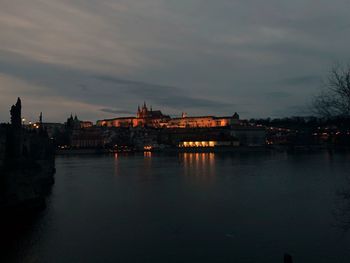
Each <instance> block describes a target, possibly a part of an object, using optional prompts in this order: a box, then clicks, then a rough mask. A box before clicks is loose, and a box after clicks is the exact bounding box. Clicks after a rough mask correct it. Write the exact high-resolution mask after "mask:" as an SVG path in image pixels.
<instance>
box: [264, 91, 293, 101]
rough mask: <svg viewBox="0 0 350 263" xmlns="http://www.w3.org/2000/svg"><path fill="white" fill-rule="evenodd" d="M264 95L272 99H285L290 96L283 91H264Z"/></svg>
mask: <svg viewBox="0 0 350 263" xmlns="http://www.w3.org/2000/svg"><path fill="white" fill-rule="evenodd" d="M265 96H266V97H268V98H272V99H285V98H289V97H290V96H292V94H291V93H289V92H285V91H270V92H266V93H265Z"/></svg>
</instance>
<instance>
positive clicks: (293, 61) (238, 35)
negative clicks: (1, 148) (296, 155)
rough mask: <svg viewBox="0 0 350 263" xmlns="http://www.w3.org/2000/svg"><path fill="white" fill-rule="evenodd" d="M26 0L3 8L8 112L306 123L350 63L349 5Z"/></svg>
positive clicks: (2, 85) (2, 64)
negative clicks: (335, 67) (30, 105)
mask: <svg viewBox="0 0 350 263" xmlns="http://www.w3.org/2000/svg"><path fill="white" fill-rule="evenodd" d="M19 1H20V2H19V3H17V1H12V2H11V1H7V2H8V3H7V4H6V5H3V6H2V7H1V9H0V32H1V34H0V43H1V49H0V92H1V95H0V102H1V104H3V103H6V102H7V101H9V100H10V99H11V100H12V97H16V95H21V94H24V95H26V96H27V97H28V98H31V99H32V101H40V97H43V96H44V97H45V98H51V99H52V100H54V99H55V98H56V99H57V100H61V99H62V100H65V101H69V102H70V103H69V105H76V107H82V110H83V108H84V112H85V116H90V115H91V116H92V118H94V117H95V116H100V114H103V113H106V114H107V113H108V112H104V111H100V110H99V109H107V110H108V109H112V110H113V111H114V109H117V110H116V111H117V112H113V114H117V113H118V114H119V113H120V114H122V112H119V110H118V109H122V111H125V112H134V109H135V107H136V106H137V104H140V103H142V102H143V101H144V100H146V101H147V102H148V103H149V104H153V106H154V108H155V107H157V108H160V109H162V110H163V111H164V112H165V113H166V112H169V113H177V112H178V111H180V112H181V111H188V113H189V114H231V113H232V111H237V112H243V113H247V116H245V115H244V114H243V116H242V117H257V116H268V115H271V114H274V113H277V112H279V113H280V114H287V113H290V114H294V112H295V111H296V109H293V107H294V106H295V105H300V106H298V107H303V105H306V104H307V103H308V101H309V100H310V98H311V97H312V96H313V94H314V93H315V92H317V90H318V88H319V86H320V85H321V84H320V82H321V79H322V78H323V76H326V75H327V70H328V69H329V68H330V67H331V66H332V64H333V62H334V61H341V62H343V61H344V62H347V61H350V55H349V52H348V43H349V41H350V36H349V34H346V32H347V30H348V29H349V25H350V17H349V15H348V10H349V8H350V2H349V1H344V0H334V1H329V0H319V1H317V5H315V4H314V3H313V2H312V1H304V0H294V1H278V0H266V1H261V0H249V1H229V0H217V1H212V0H201V1H198V0H177V1H172V0H147V1H136V0H118V1H115V0H99V1H97V0H88V1H61V0H47V1H45V3H44V2H43V1H42V0H19ZM17 90H20V91H21V94H17V93H18V92H17ZM74 102H76V103H74ZM79 105H80V106H79ZM0 106H1V105H0ZM72 107H73V106H72ZM288 107H289V108H288ZM91 109H95V110H96V111H97V112H95V114H92V113H91V114H90V112H89V111H90V110H91ZM1 110H2V111H7V109H6V110H3V108H1ZM41 110H42V109H39V108H38V109H35V111H39V112H40V111H41ZM57 111H62V112H63V111H69V112H70V111H73V112H74V111H75V110H74V109H71V108H69V109H68V108H67V107H61V108H59V109H57ZM111 114H112V113H111ZM248 115H249V116H248ZM1 117H2V116H0V118H1ZM48 117H49V116H48Z"/></svg>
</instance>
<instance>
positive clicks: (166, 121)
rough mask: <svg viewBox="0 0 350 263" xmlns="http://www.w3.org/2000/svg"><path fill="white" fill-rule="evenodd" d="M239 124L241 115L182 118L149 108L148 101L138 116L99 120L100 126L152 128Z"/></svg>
mask: <svg viewBox="0 0 350 263" xmlns="http://www.w3.org/2000/svg"><path fill="white" fill-rule="evenodd" d="M236 124H239V115H238V114H237V113H235V114H234V115H233V116H227V117H215V116H199V117H188V116H187V114H186V113H183V114H182V116H181V118H171V117H170V116H169V115H164V114H163V113H162V112H161V111H160V110H156V111H154V110H153V109H152V107H151V108H150V109H148V107H147V105H146V103H144V105H143V106H142V108H140V106H139V107H138V109H137V113H136V116H133V117H121V118H113V119H104V120H98V121H97V126H100V127H152V128H216V127H228V126H232V125H236Z"/></svg>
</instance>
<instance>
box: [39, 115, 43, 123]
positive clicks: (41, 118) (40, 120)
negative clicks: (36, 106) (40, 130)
mask: <svg viewBox="0 0 350 263" xmlns="http://www.w3.org/2000/svg"><path fill="white" fill-rule="evenodd" d="M39 123H40V124H42V123H43V113H42V112H40V116H39Z"/></svg>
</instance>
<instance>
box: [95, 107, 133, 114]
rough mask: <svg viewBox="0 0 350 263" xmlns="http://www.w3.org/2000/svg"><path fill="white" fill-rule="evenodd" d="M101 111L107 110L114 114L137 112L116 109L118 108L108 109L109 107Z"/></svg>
mask: <svg viewBox="0 0 350 263" xmlns="http://www.w3.org/2000/svg"><path fill="white" fill-rule="evenodd" d="M100 111H102V112H106V113H113V114H132V115H134V114H135V112H132V111H126V110H116V109H108V108H104V109H100Z"/></svg>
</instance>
